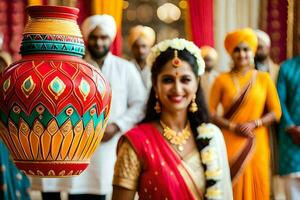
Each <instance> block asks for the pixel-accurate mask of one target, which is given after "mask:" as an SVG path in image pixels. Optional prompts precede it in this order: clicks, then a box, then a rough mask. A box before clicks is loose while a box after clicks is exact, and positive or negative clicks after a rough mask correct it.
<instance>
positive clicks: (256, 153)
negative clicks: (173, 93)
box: [210, 28, 281, 200]
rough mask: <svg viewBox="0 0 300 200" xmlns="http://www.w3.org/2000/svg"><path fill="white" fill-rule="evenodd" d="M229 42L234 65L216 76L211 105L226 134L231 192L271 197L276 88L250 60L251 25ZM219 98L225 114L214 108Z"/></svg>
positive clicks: (245, 198) (242, 199)
mask: <svg viewBox="0 0 300 200" xmlns="http://www.w3.org/2000/svg"><path fill="white" fill-rule="evenodd" d="M225 48H226V50H227V52H228V53H229V54H230V56H231V58H232V60H233V65H234V66H233V68H232V70H231V71H230V72H228V73H223V74H221V75H220V76H219V77H218V78H217V79H216V81H215V83H214V85H213V88H212V91H211V96H210V111H211V115H212V119H213V121H214V122H215V123H216V124H217V125H218V126H219V127H221V128H222V132H223V135H224V139H225V143H226V147H227V154H228V161H229V165H230V173H231V180H232V187H233V196H234V199H236V200H252V199H255V200H266V199H270V164H269V162H270V155H269V154H270V148H269V136H268V134H269V133H268V128H267V126H268V125H269V124H271V123H272V122H274V121H276V120H279V118H280V116H281V108H280V103H279V99H278V95H277V91H276V88H275V85H274V83H273V82H272V80H271V78H270V76H269V75H268V74H267V73H265V72H259V71H256V70H255V69H254V68H253V66H252V63H253V56H254V53H255V51H256V48H257V38H256V35H255V33H254V32H253V31H252V30H251V29H249V28H246V29H239V30H236V31H234V32H232V33H229V34H228V35H227V36H226V39H225ZM219 103H221V105H222V107H223V110H224V114H223V116H217V114H216V109H217V106H218V104H219Z"/></svg>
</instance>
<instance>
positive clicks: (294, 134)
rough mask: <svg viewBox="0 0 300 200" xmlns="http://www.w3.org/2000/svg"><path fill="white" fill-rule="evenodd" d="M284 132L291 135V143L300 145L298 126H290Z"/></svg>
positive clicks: (299, 127)
mask: <svg viewBox="0 0 300 200" xmlns="http://www.w3.org/2000/svg"><path fill="white" fill-rule="evenodd" d="M286 132H287V133H288V134H289V135H290V136H291V137H292V141H293V143H295V144H297V145H300V126H290V127H288V128H287V129H286Z"/></svg>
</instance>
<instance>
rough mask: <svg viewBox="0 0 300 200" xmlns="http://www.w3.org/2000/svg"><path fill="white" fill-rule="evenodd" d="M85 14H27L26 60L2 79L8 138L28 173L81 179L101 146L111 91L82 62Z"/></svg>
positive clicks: (50, 10)
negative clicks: (81, 24)
mask: <svg viewBox="0 0 300 200" xmlns="http://www.w3.org/2000/svg"><path fill="white" fill-rule="evenodd" d="M78 11H79V10H78V9H76V8H69V7H55V6H32V7H28V8H27V12H28V14H29V16H30V18H29V20H28V23H27V25H26V27H25V30H24V33H23V41H22V45H21V55H22V59H21V60H20V61H17V62H15V63H13V64H12V65H11V66H9V67H8V68H6V69H5V70H4V72H3V73H2V74H1V80H0V133H1V134H0V135H1V138H2V140H3V141H4V143H5V144H6V146H7V147H8V149H9V151H10V153H11V155H12V157H13V159H14V162H15V164H16V165H17V167H18V168H19V169H20V170H22V171H23V172H24V173H26V174H27V175H32V176H43V177H60V176H74V175H79V174H80V173H81V172H82V171H83V170H84V169H85V168H86V167H87V166H88V164H89V161H90V158H91V156H92V154H93V152H94V151H95V149H96V148H97V147H98V146H99V143H100V141H101V139H102V137H103V133H104V130H105V126H106V124H107V120H108V116H109V111H110V102H111V90H110V87H109V85H108V82H107V81H106V80H105V79H104V77H103V75H102V74H101V73H100V71H99V70H98V69H96V68H95V67H93V66H91V65H89V64H88V63H86V62H85V61H84V60H82V56H83V55H84V43H83V39H82V35H81V32H80V29H79V27H78V25H77V22H76V19H77V14H78Z"/></svg>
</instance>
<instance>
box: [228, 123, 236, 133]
mask: <svg viewBox="0 0 300 200" xmlns="http://www.w3.org/2000/svg"><path fill="white" fill-rule="evenodd" d="M228 129H229V130H230V131H234V129H235V125H234V123H232V122H229V125H228Z"/></svg>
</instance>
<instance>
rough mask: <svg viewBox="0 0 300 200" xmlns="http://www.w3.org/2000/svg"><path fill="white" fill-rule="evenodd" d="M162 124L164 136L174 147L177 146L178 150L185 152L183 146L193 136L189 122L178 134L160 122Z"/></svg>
mask: <svg viewBox="0 0 300 200" xmlns="http://www.w3.org/2000/svg"><path fill="white" fill-rule="evenodd" d="M160 124H161V126H162V128H163V135H164V137H165V138H166V139H167V140H168V141H169V142H170V143H171V144H173V145H176V146H177V149H178V150H179V151H180V152H182V151H183V150H184V148H183V145H184V144H185V143H186V141H187V139H189V137H190V136H191V135H192V134H191V127H190V123H189V122H188V123H187V125H186V126H185V128H184V129H183V130H182V131H180V132H176V131H174V130H173V129H171V128H170V127H168V126H167V125H166V124H165V123H163V122H162V121H160Z"/></svg>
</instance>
